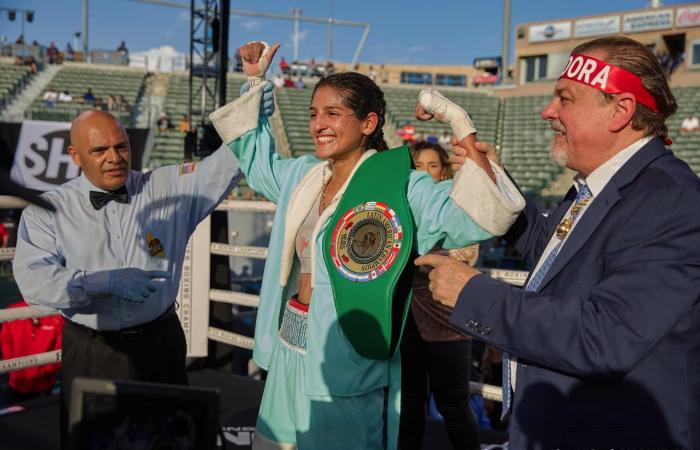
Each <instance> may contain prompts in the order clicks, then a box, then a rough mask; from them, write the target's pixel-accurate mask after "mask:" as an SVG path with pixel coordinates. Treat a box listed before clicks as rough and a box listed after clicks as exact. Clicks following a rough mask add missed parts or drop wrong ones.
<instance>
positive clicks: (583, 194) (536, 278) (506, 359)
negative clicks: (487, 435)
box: [501, 183, 592, 420]
mask: <svg viewBox="0 0 700 450" xmlns="http://www.w3.org/2000/svg"><path fill="white" fill-rule="evenodd" d="M591 198H592V194H591V191H590V190H589V189H588V186H587V185H586V184H585V183H579V188H578V194H577V195H576V200H574V204H573V205H572V206H571V210H569V217H568V218H567V219H565V220H568V219H571V222H572V223H573V222H574V221H575V220H576V218H577V216H578V213H579V211H580V210H581V209H582V208H583V207H584V206H586V205H587V204H588V202H590V201H591ZM564 237H566V235H564ZM562 245H564V238H560V240H559V242H558V243H557V245H556V246H555V247H554V248H553V249H552V251H551V252H549V255H547V258H545V260H544V262H543V263H542V265H541V266H540V268H539V270H538V271H537V272H535V274H534V275H533V276H532V277H531V278H530V281H528V283H527V286H526V287H525V291H526V292H535V291H537V289H539V287H540V284H542V281H543V280H544V277H545V276H546V275H547V272H548V271H549V268H550V267H552V264H553V263H554V260H555V259H556V257H557V255H558V254H559V251H560V250H561V247H562ZM502 386H503V387H502V390H503V406H502V408H503V409H502V410H501V420H503V418H505V416H506V415H507V414H508V412H509V411H510V407H511V406H512V404H511V403H512V391H511V383H510V356H509V355H508V353H507V352H503V380H502Z"/></svg>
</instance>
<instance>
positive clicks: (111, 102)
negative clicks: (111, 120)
mask: <svg viewBox="0 0 700 450" xmlns="http://www.w3.org/2000/svg"><path fill="white" fill-rule="evenodd" d="M106 105H107V111H119V104H118V103H117V99H116V98H114V96H113V95H112V94H110V95H108V96H107V103H106Z"/></svg>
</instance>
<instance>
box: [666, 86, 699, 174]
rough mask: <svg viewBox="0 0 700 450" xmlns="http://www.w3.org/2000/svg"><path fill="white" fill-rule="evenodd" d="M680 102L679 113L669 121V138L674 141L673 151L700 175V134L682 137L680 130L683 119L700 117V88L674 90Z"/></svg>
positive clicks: (689, 134)
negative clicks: (693, 116)
mask: <svg viewBox="0 0 700 450" xmlns="http://www.w3.org/2000/svg"><path fill="white" fill-rule="evenodd" d="M673 94H674V95H675V96H676V100H677V102H678V111H677V112H676V114H674V115H673V116H672V117H671V118H669V119H668V120H667V122H666V123H667V125H668V131H669V136H670V137H671V139H672V140H673V144H672V145H671V149H672V150H673V153H674V154H675V155H676V156H678V157H679V158H681V159H683V160H685V161H686V162H687V163H688V164H689V165H690V167H691V168H692V169H693V170H694V171H695V173H697V174H700V132H695V133H688V134H685V135H683V136H681V135H680V133H679V132H678V129H679V128H680V127H681V122H683V119H684V118H686V117H687V116H689V115H695V116H700V87H679V88H675V89H673Z"/></svg>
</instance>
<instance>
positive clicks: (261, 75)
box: [246, 41, 270, 87]
mask: <svg viewBox="0 0 700 450" xmlns="http://www.w3.org/2000/svg"><path fill="white" fill-rule="evenodd" d="M256 42H259V43H261V44H262V45H264V46H265V48H264V49H263V52H262V55H260V60H259V61H258V67H259V69H260V70H258V73H256V74H254V75H249V76H248V81H249V82H250V87H254V86H257V85H259V84H263V83H264V82H265V73H266V72H267V69H268V67H270V60H269V59H268V58H267V56H268V55H269V54H270V46H269V45H268V44H267V42H264V41H253V42H248V43H247V44H246V45H248V44H254V43H256Z"/></svg>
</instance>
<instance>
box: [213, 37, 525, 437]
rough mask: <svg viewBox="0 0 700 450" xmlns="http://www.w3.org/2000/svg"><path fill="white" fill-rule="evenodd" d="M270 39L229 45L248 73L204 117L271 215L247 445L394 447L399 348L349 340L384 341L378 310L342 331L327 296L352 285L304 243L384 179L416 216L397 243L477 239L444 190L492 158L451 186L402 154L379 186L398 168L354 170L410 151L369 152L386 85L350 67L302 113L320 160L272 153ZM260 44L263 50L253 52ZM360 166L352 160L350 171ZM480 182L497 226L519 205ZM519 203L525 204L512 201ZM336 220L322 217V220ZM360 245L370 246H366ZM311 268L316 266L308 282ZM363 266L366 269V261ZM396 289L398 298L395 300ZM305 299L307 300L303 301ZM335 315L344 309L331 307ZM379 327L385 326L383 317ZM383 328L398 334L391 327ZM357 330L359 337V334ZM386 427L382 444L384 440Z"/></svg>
mask: <svg viewBox="0 0 700 450" xmlns="http://www.w3.org/2000/svg"><path fill="white" fill-rule="evenodd" d="M278 47H279V44H278V45H276V46H274V47H271V48H270V47H268V46H266V45H264V44H263V43H260V42H253V43H249V44H246V45H245V46H243V47H241V48H240V49H239V53H240V55H241V56H242V60H243V70H244V73H245V74H246V75H247V76H248V77H249V79H250V81H249V83H248V84H246V85H244V87H243V89H242V91H243V92H244V94H242V95H241V97H239V98H238V99H236V100H234V102H233V103H232V104H228V105H226V106H224V107H223V108H221V109H219V110H217V111H215V112H214V113H212V114H211V116H210V117H211V118H212V123H213V124H214V126H215V127H216V129H217V131H218V132H219V134H220V135H221V137H222V140H223V142H224V143H225V144H227V145H229V146H230V147H231V148H232V149H234V151H235V152H236V154H237V155H239V157H240V159H241V160H242V161H246V162H245V163H244V164H242V167H244V168H245V171H246V177H247V181H248V184H249V186H250V187H251V188H253V189H254V190H256V191H257V192H258V193H260V194H262V195H264V196H265V197H267V198H268V199H271V200H274V201H275V202H276V203H277V211H278V214H277V216H276V217H275V220H274V223H273V228H272V235H271V238H270V245H269V250H268V251H269V253H268V258H267V263H266V266H265V278H264V280H263V286H262V290H261V291H260V306H259V309H258V315H257V322H256V330H255V349H254V357H255V360H256V363H257V364H258V365H259V366H260V367H263V368H264V369H267V370H269V371H268V378H267V382H266V388H265V392H264V394H263V399H262V403H261V406H260V412H259V415H258V422H257V426H256V434H255V441H254V444H253V446H254V448H255V449H256V450H257V449H263V448H290V449H291V448H297V447H298V448H300V449H306V450H312V449H326V448H342V449H344V450H353V449H363V450H364V449H369V448H371V449H379V448H387V449H390V450H393V449H395V448H396V439H397V429H396V424H397V422H396V421H397V419H398V417H397V411H396V406H398V405H397V404H396V403H397V401H398V398H397V395H398V392H397V388H398V387H399V384H400V380H399V379H398V378H399V377H398V375H399V372H398V371H397V369H399V367H397V366H398V363H399V358H398V357H394V358H392V356H393V355H386V356H384V357H383V359H372V358H369V357H366V355H367V354H366V353H364V355H365V356H363V354H361V353H360V352H358V351H357V350H356V347H353V344H351V341H350V338H349V337H348V336H353V337H354V338H356V339H354V343H355V344H358V341H359V340H361V339H364V338H365V337H367V338H368V341H369V342H371V343H372V344H374V345H376V346H379V347H381V348H385V347H386V344H387V343H386V341H385V340H384V338H383V337H381V336H383V335H382V332H380V331H379V330H378V329H377V326H378V323H376V322H373V320H374V318H375V317H376V316H375V315H371V314H370V311H369V308H367V307H364V308H362V309H361V307H360V305H357V306H358V308H357V309H356V310H355V311H353V312H351V313H349V315H350V316H353V315H355V318H356V320H359V321H360V322H361V323H363V324H366V325H367V326H357V325H356V326H357V327H356V328H355V329H354V330H351V328H352V324H346V325H343V326H342V328H341V325H339V322H338V321H339V313H338V312H337V311H338V310H337V308H336V305H338V304H340V305H345V306H346V307H347V306H350V307H352V306H354V305H353V300H356V297H353V295H352V294H351V295H350V297H351V298H348V293H347V292H343V290H342V289H339V290H338V291H335V290H334V288H331V280H332V281H333V282H334V283H335V282H337V283H343V282H344V281H343V280H344V279H343V278H342V277H343V275H342V272H341V271H340V270H338V269H337V268H336V267H335V266H333V265H332V263H331V265H327V266H326V267H325V268H324V269H319V268H318V267H319V266H315V265H316V264H324V258H325V255H326V253H325V250H324V249H323V246H321V245H318V246H316V245H308V243H309V242H319V243H320V242H327V240H326V239H329V238H330V233H331V232H332V231H333V229H334V227H335V226H336V225H335V223H340V222H335V223H328V222H327V220H328V218H329V217H332V216H333V215H334V214H336V215H338V216H340V215H342V214H343V213H344V212H345V210H336V208H339V206H338V205H339V203H338V202H339V201H341V202H342V200H339V199H340V198H344V197H345V196H348V195H351V192H352V190H353V189H358V188H359V189H360V190H365V189H366V186H371V187H372V189H377V188H378V186H381V188H382V189H387V191H389V190H390V189H392V188H391V187H390V185H391V184H394V188H395V189H396V190H395V191H393V192H395V193H396V195H398V196H399V198H404V201H405V203H404V204H403V205H404V206H401V208H402V211H401V215H402V216H403V217H404V218H406V217H409V218H410V220H413V218H415V223H416V224H418V225H417V228H418V230H417V231H416V234H415V235H412V236H409V237H405V239H406V240H407V241H411V242H414V241H415V242H416V245H417V248H416V250H417V251H420V252H425V251H427V250H429V249H430V248H432V247H433V246H434V245H436V244H437V242H438V241H441V240H443V239H444V240H446V241H449V242H450V243H451V244H450V245H452V246H455V247H457V246H459V245H466V244H467V243H471V242H473V241H476V240H481V239H483V238H484V237H486V236H489V234H488V233H487V232H485V231H483V230H482V229H481V228H480V227H478V226H476V225H475V223H474V222H473V221H472V219H471V218H470V217H469V216H468V215H467V214H466V213H465V212H464V210H462V209H461V208H460V207H459V206H457V203H455V202H454V201H453V200H451V199H450V194H449V191H450V189H452V192H453V194H454V193H455V192H460V193H462V195H465V194H466V192H470V193H471V192H472V188H476V187H477V186H481V185H482V183H493V181H492V178H491V177H490V176H489V174H488V173H489V171H490V170H491V167H490V166H489V164H488V162H487V161H485V159H484V157H483V156H482V155H479V154H478V151H476V150H473V151H472V152H471V155H472V156H474V157H475V160H476V161H477V162H475V163H474V166H473V167H472V169H474V170H473V171H470V172H469V174H467V175H466V176H464V177H462V178H461V180H462V181H461V183H455V184H454V185H453V184H452V182H451V181H446V182H444V183H442V184H436V183H435V182H434V181H433V180H432V179H431V178H430V177H429V176H428V175H427V174H425V173H419V172H415V171H410V170H409V169H408V164H407V163H408V161H407V160H405V159H403V160H402V161H401V165H403V170H400V171H399V172H398V174H399V175H398V177H394V180H393V182H392V181H389V180H382V183H379V184H378V183H377V179H376V177H381V176H384V177H385V178H390V177H388V176H387V175H386V174H387V173H391V172H392V171H393V173H394V174H395V173H396V170H398V167H397V168H395V167H389V168H380V167H376V166H375V169H367V170H368V171H369V172H370V173H365V174H364V176H365V177H366V178H364V179H363V178H362V176H363V175H358V174H359V173H360V172H361V171H362V169H363V168H365V167H366V166H365V165H366V164H367V165H370V167H371V166H372V164H376V163H370V161H379V160H382V159H383V158H402V157H407V156H408V155H406V154H405V153H404V154H403V156H401V153H400V152H398V153H388V154H387V153H384V154H382V153H379V154H377V155H375V153H376V151H382V150H386V149H387V144H386V142H385V141H384V137H383V131H382V125H383V124H384V120H385V108H386V104H385V100H384V94H383V93H382V91H381V90H380V89H379V88H378V87H377V85H376V84H375V83H374V82H373V81H372V80H370V79H369V78H368V77H367V76H365V75H362V74H359V73H355V72H345V73H337V74H335V75H332V76H329V77H324V78H322V79H321V80H320V81H319V82H318V84H316V86H315V88H314V92H313V93H312V97H311V105H310V109H309V112H308V113H305V114H308V116H307V117H308V118H309V131H310V133H311V136H312V138H313V140H314V142H315V147H316V156H317V157H318V158H314V157H310V156H304V157H300V158H292V159H285V160H282V159H280V158H279V155H277V154H276V153H275V151H274V139H273V135H272V132H271V129H270V125H269V121H268V117H267V116H269V113H268V112H266V111H265V110H266V105H268V104H270V105H271V104H273V99H272V98H270V97H267V96H266V94H267V93H268V92H272V86H271V83H267V84H266V83H265V82H264V81H263V80H264V76H265V72H266V69H267V66H268V64H269V63H270V61H271V60H272V59H273V56H274V52H275V51H276V50H277V48H278ZM266 48H267V49H268V50H267V52H265V53H263V52H264V50H265V49H266ZM263 55H264V57H263V58H261V56H263ZM251 86H253V87H251ZM435 100H436V104H437V106H438V108H440V107H442V104H443V101H442V100H441V99H439V98H436V99H435ZM472 137H473V136H472ZM374 149H376V150H374ZM373 158H376V159H374V160H373ZM398 161H399V160H398V159H397V160H394V161H391V162H389V164H393V163H394V162H398ZM358 167H359V168H360V169H359V170H357V171H355V169H356V168H358ZM374 170H376V171H377V172H374ZM497 170H498V169H497ZM353 174H355V175H353ZM375 174H376V175H375ZM404 175H405V177H404ZM499 175H501V176H502V177H503V180H504V182H505V183H506V184H505V185H501V187H502V188H503V189H508V190H507V192H508V193H511V194H513V195H514V196H515V197H518V196H519V194H518V193H517V190H516V189H515V187H514V186H511V185H510V184H509V183H508V181H507V178H506V177H505V174H504V173H501V172H500V171H499ZM407 178H408V179H409V181H408V182H407V181H406V179H407ZM472 183H473V184H472ZM346 185H347V190H346V187H345V186H346ZM494 187H495V185H494ZM480 192H483V194H484V195H487V196H488V197H489V199H488V200H487V199H484V198H483V197H481V195H479V196H475V195H469V196H468V197H469V198H470V199H471V201H474V202H476V201H477V200H476V199H477V198H479V200H478V201H479V202H481V201H485V202H486V205H488V207H489V214H494V216H491V217H493V218H496V217H499V219H497V220H496V222H499V223H500V222H501V219H504V221H503V223H502V226H503V228H506V227H507V226H508V224H510V223H511V219H512V218H513V217H514V215H515V214H517V211H518V210H519V209H518V208H517V207H515V209H514V210H512V209H511V208H510V207H503V208H502V206H503V205H504V203H502V202H507V203H508V202H509V201H508V200H506V199H505V198H504V195H506V194H502V193H501V192H502V191H501V190H500V189H498V188H496V189H492V190H482V191H480ZM404 195H406V197H403V196H404ZM396 201H397V203H396V204H397V206H396V208H399V206H398V204H399V203H400V202H401V200H396ZM519 203H521V204H524V202H522V200H521V201H520V202H519ZM341 205H342V203H341ZM343 208H344V207H343ZM409 208H410V211H409V210H408V209H409ZM465 208H467V206H465ZM506 210H507V211H508V212H506ZM404 214H407V215H404ZM397 215H398V214H397ZM504 216H508V217H510V219H505V217H504ZM336 220H338V219H331V221H332V222H334V221H336ZM492 224H493V223H492V222H490V221H489V223H488V224H485V226H486V227H487V228H491V226H490V225H492ZM314 229H315V230H316V231H314ZM365 233H367V231H365ZM453 233H454V234H453ZM371 234H372V233H371V232H369V233H367V234H366V235H365V239H364V241H363V242H362V243H361V244H358V247H357V248H358V250H356V251H358V252H359V251H361V250H359V248H360V247H364V246H365V245H370V246H374V245H378V242H377V241H374V240H372V236H371ZM285 236H287V237H286V238H285ZM324 236H325V237H324ZM357 241H358V242H359V241H360V239H359V238H358V239H357ZM295 242H296V246H295ZM370 248H372V250H371V251H372V252H373V251H374V248H373V247H370ZM379 248H381V247H379ZM362 251H366V250H362ZM353 254H354V253H353ZM295 261H296V262H295ZM299 261H301V264H300V263H299ZM325 261H328V260H325ZM404 261H406V260H404ZM373 262H374V261H373ZM399 264H400V265H399V266H396V267H394V268H392V269H391V273H390V274H388V273H385V274H384V275H380V276H386V277H385V278H384V279H383V280H382V282H384V283H388V284H387V286H389V285H390V284H391V278H392V277H394V276H397V275H398V274H400V273H401V270H402V269H403V267H402V266H403V263H399ZM355 270H363V269H361V268H358V269H355ZM312 273H314V274H315V281H314V284H313V285H312V277H311V274H312ZM345 273H347V272H345ZM367 273H368V275H369V271H368V272H367ZM358 281H359V280H358ZM348 282H350V281H348ZM354 284H355V285H358V286H359V289H362V287H363V285H364V287H365V289H369V290H368V291H366V292H367V294H370V292H371V293H372V294H377V295H376V297H374V296H373V297H374V299H375V300H376V301H377V302H382V303H383V304H384V305H385V306H387V305H388V304H387V302H388V301H389V299H388V298H387V297H390V295H391V294H389V293H390V292H391V290H390V288H387V290H385V291H383V294H379V293H378V292H377V291H374V292H372V289H373V288H372V287H369V286H368V283H361V282H357V283H354ZM375 286H376V285H375ZM297 292H298V294H296V293H297ZM356 292H357V291H356ZM361 295H362V294H360V293H358V294H357V296H361ZM290 298H291V299H290ZM399 298H400V300H397V301H403V300H404V298H401V296H399ZM336 302H337V303H336ZM309 303H313V305H311V307H310V308H309ZM341 317H346V316H345V315H344V314H342V313H341ZM370 317H371V318H372V319H370ZM348 320H349V321H350V322H353V321H354V319H351V318H348ZM307 323H308V324H309V325H308V328H307ZM280 324H281V327H280ZM355 324H356V323H355ZM384 325H386V326H387V327H388V328H389V329H390V326H389V324H387V323H384ZM351 331H352V333H350V332H351ZM393 332H394V333H397V332H398V326H397V328H394V331H393ZM348 333H350V334H348ZM358 334H359V335H361V336H360V337H359V339H357V338H358ZM381 351H385V350H380V352H381ZM378 357H379V358H382V356H378ZM387 387H388V388H389V389H388V390H389V398H388V406H389V408H388V410H387V411H386V412H387V423H388V425H387V427H386V429H385V430H386V434H384V427H383V426H382V419H381V417H382V413H383V411H384V404H385V400H384V399H385V396H384V394H385V388H387ZM385 436H386V442H387V444H386V446H385V445H384V444H383V441H384V437H385ZM282 443H283V444H282Z"/></svg>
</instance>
